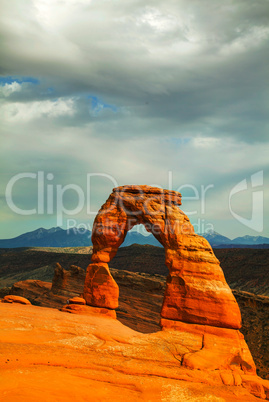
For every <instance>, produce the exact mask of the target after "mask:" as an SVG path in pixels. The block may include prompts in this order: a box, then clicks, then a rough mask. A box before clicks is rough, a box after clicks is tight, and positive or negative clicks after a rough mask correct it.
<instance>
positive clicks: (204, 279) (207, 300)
mask: <svg viewBox="0 0 269 402" xmlns="http://www.w3.org/2000/svg"><path fill="white" fill-rule="evenodd" d="M178 205H181V194H180V193H178V192H175V191H169V190H162V189H159V188H155V187H150V186H122V187H117V188H115V189H114V190H113V192H112V193H111V195H110V196H109V198H108V199H107V201H106V203H105V204H104V205H103V206H102V207H101V209H100V211H99V212H98V214H97V216H96V218H95V221H94V226H93V233H92V242H93V254H92V263H91V264H90V265H89V266H88V268H87V274H86V279H85V286H84V298H85V300H86V302H87V304H89V305H91V306H97V307H106V308H111V309H115V308H117V307H118V295H119V290H118V286H117V284H116V282H115V281H114V279H113V278H112V276H111V274H110V272H109V268H108V263H109V262H110V260H111V259H112V258H113V257H114V256H115V254H116V252H117V250H118V248H119V246H120V245H121V244H122V243H123V241H124V239H125V236H126V234H127V232H128V230H130V229H131V228H132V227H133V226H134V225H137V224H143V225H144V226H145V227H146V229H147V230H148V231H149V232H151V233H152V234H153V235H154V236H155V237H156V238H157V240H159V242H160V243H161V244H162V245H163V246H164V248H165V257H166V265H167V267H168V269H169V275H168V277H167V283H166V290H165V295H164V300H163V306H162V311H161V317H162V321H161V325H162V326H165V325H166V320H179V321H183V322H188V323H197V324H207V325H212V326H218V327H224V328H236V329H238V328H240V327H241V314H240V310H239V307H238V305H237V302H236V300H235V298H234V296H233V294H232V292H231V290H230V288H229V286H228V285H227V283H226V280H225V278H224V274H223V272H222V269H221V267H220V265H219V261H218V260H217V258H216V257H215V255H214V253H213V250H212V248H211V246H210V245H209V243H208V242H207V240H206V239H204V238H203V237H201V236H198V235H196V234H195V232H194V229H193V226H192V225H191V223H190V221H189V218H188V217H187V216H186V215H185V214H184V213H183V212H182V211H181V210H180V209H179V207H178Z"/></svg>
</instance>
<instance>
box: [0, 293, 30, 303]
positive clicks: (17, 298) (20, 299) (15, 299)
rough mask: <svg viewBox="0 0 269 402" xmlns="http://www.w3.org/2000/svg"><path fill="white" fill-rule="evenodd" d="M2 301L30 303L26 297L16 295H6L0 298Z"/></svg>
mask: <svg viewBox="0 0 269 402" xmlns="http://www.w3.org/2000/svg"><path fill="white" fill-rule="evenodd" d="M2 303H19V304H31V303H30V302H29V300H28V299H26V298H25V297H21V296H16V295H7V296H5V297H4V298H3V299H2Z"/></svg>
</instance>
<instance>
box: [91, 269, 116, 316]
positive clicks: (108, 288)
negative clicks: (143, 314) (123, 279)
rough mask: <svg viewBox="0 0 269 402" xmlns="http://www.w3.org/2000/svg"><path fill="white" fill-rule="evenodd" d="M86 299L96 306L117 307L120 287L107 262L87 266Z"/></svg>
mask: <svg viewBox="0 0 269 402" xmlns="http://www.w3.org/2000/svg"><path fill="white" fill-rule="evenodd" d="M84 299H85V300H86V303H87V304H89V305H91V306H96V307H106V308H111V309H115V308H117V307H118V305H119V302H118V300H119V287H118V285H117V284H116V282H115V281H114V279H113V277H112V275H111V273H110V271H109V269H108V265H107V264H106V263H95V264H90V265H89V266H88V268H87V272H86V278H85V286H84Z"/></svg>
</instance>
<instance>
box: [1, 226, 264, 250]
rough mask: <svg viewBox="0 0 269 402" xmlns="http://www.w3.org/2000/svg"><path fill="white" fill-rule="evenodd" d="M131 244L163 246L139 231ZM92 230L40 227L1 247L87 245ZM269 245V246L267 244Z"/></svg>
mask: <svg viewBox="0 0 269 402" xmlns="http://www.w3.org/2000/svg"><path fill="white" fill-rule="evenodd" d="M201 236H203V237H205V238H206V239H207V240H208V242H209V243H210V244H211V246H212V247H218V248H220V247H223V248H228V247H229V248H230V247H249V246H250V247H258V248H260V247H262V246H264V247H266V245H269V238H268V237H262V236H248V235H246V236H243V237H236V238H235V239H233V240H231V239H229V238H228V237H225V236H222V235H221V234H219V233H217V232H211V233H204V234H202V235H201ZM131 244H140V245H145V244H149V245H151V246H158V247H161V245H160V243H159V242H158V240H156V239H155V237H154V236H153V235H149V236H144V235H142V234H141V233H138V232H128V233H127V235H126V238H125V241H124V243H123V244H122V246H123V247H126V246H130V245H131ZM91 245H92V241H91V232H90V231H89V230H84V231H83V232H82V231H79V230H78V229H76V228H72V229H69V230H65V229H62V228H60V227H55V228H51V229H44V228H39V229H36V230H34V231H32V232H28V233H24V234H22V235H20V236H18V237H15V238H13V239H3V240H0V248H17V247H87V246H91ZM267 247H269V246H267Z"/></svg>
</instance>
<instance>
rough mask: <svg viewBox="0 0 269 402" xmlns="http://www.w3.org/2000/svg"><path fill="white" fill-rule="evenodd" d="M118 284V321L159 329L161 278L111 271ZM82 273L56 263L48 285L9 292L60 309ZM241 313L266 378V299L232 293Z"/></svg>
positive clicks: (35, 283)
mask: <svg viewBox="0 0 269 402" xmlns="http://www.w3.org/2000/svg"><path fill="white" fill-rule="evenodd" d="M111 272H112V275H113V277H114V279H115V280H116V282H117V284H118V285H119V290H120V292H119V308H118V309H117V310H116V311H117V317H118V319H119V320H120V321H121V322H122V323H123V324H124V325H126V326H128V327H130V328H132V329H134V330H136V331H139V332H143V333H151V332H157V331H159V330H160V326H159V322H160V311H161V306H162V301H163V294H164V289H165V280H166V277H165V276H161V275H154V276H152V275H149V274H145V273H133V272H128V271H123V270H116V269H113V268H111ZM84 279H85V271H84V270H81V268H79V267H76V266H72V267H69V268H68V269H64V268H63V267H61V266H60V265H59V264H57V266H56V269H55V275H54V278H53V281H52V283H49V282H43V281H39V280H26V281H20V282H17V283H16V284H14V285H13V287H12V288H11V290H10V293H12V294H15V295H19V296H24V297H26V298H28V299H29V300H30V301H31V302H32V303H33V304H35V305H39V306H44V307H53V308H61V307H62V306H63V305H64V304H66V302H67V300H68V299H69V298H70V297H74V296H79V295H81V294H82V293H83V287H84ZM234 295H235V297H236V300H237V302H238V304H239V307H240V310H241V314H242V329H241V332H242V333H243V334H244V336H245V339H246V342H247V344H248V346H249V348H250V351H251V354H252V356H253V358H254V361H255V364H256V366H257V372H258V374H259V375H260V376H261V377H263V378H265V379H266V378H267V379H269V328H268V325H269V324H268V323H269V298H268V297H261V296H255V295H253V294H250V293H247V292H241V291H234Z"/></svg>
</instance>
